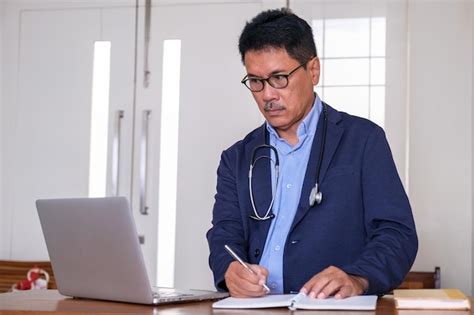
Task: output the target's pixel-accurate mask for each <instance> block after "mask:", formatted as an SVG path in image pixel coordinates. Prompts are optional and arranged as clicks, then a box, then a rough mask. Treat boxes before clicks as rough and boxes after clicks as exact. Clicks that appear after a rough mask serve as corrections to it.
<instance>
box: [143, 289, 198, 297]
mask: <svg viewBox="0 0 474 315" xmlns="http://www.w3.org/2000/svg"><path fill="white" fill-rule="evenodd" d="M152 291H153V292H154V293H156V294H158V296H159V297H160V298H161V297H163V298H171V297H183V296H192V294H189V293H185V292H182V291H179V290H176V289H172V288H159V287H153V288H152Z"/></svg>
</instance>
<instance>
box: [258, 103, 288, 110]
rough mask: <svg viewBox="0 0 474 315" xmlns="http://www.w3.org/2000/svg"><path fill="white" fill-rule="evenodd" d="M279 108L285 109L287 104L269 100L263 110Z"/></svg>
mask: <svg viewBox="0 0 474 315" xmlns="http://www.w3.org/2000/svg"><path fill="white" fill-rule="evenodd" d="M279 109H285V106H283V105H282V104H279V103H275V102H267V103H265V105H264V106H263V110H264V111H266V112H268V111H271V110H279Z"/></svg>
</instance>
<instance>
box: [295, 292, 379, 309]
mask: <svg viewBox="0 0 474 315" xmlns="http://www.w3.org/2000/svg"><path fill="white" fill-rule="evenodd" d="M376 306H377V296H376V295H363V296H353V297H348V298H345V299H335V298H327V299H313V298H310V297H308V296H303V295H298V299H297V301H296V302H295V303H294V307H295V308H297V309H307V310H375V308H376Z"/></svg>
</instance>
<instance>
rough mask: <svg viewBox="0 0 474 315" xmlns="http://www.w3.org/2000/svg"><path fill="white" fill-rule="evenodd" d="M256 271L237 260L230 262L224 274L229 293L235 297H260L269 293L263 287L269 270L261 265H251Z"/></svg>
mask: <svg viewBox="0 0 474 315" xmlns="http://www.w3.org/2000/svg"><path fill="white" fill-rule="evenodd" d="M249 267H250V268H251V269H252V270H253V271H254V273H252V272H250V271H249V270H247V269H245V268H244V266H242V265H241V264H240V263H238V262H237V261H233V262H231V263H230V265H229V267H228V268H227V271H226V273H225V275H224V278H225V283H226V285H227V288H228V289H229V293H230V295H231V296H233V297H240V298H243V297H259V296H263V295H265V294H267V291H266V290H265V289H264V288H263V285H264V284H265V282H266V280H267V276H268V270H267V269H266V268H264V267H262V266H259V265H249Z"/></svg>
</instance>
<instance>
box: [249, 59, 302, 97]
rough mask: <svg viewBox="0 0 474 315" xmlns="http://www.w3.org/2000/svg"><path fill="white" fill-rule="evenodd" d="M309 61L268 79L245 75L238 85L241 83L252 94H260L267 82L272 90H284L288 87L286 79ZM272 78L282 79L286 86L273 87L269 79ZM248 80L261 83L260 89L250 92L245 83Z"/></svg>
mask: <svg viewBox="0 0 474 315" xmlns="http://www.w3.org/2000/svg"><path fill="white" fill-rule="evenodd" d="M309 61H310V60H308V61H306V62H305V63H302V64H300V65H299V66H297V67H296V68H294V69H293V70H291V71H290V72H288V73H276V74H272V75H271V76H269V77H267V78H258V77H249V76H248V74H247V75H246V76H245V77H244V78H243V79H242V81H240V83H242V84H243V85H245V87H246V88H247V89H249V90H250V91H252V92H261V91H263V89H264V88H265V82H267V83H268V85H270V86H271V87H272V88H274V89H284V88H286V87H287V86H288V84H289V79H288V78H289V77H290V76H291V75H292V74H293V73H295V72H296V71H297V70H298V69H299V68H301V67H304V66H306V65H307V64H308V62H309ZM274 77H284V78H285V80H286V84H285V85H283V86H274V85H273V84H272V82H271V81H270V79H271V78H274ZM250 79H252V80H257V81H259V82H261V83H262V88H261V89H259V90H252V89H251V88H250V86H249V85H247V82H248V81H249V80H250Z"/></svg>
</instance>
